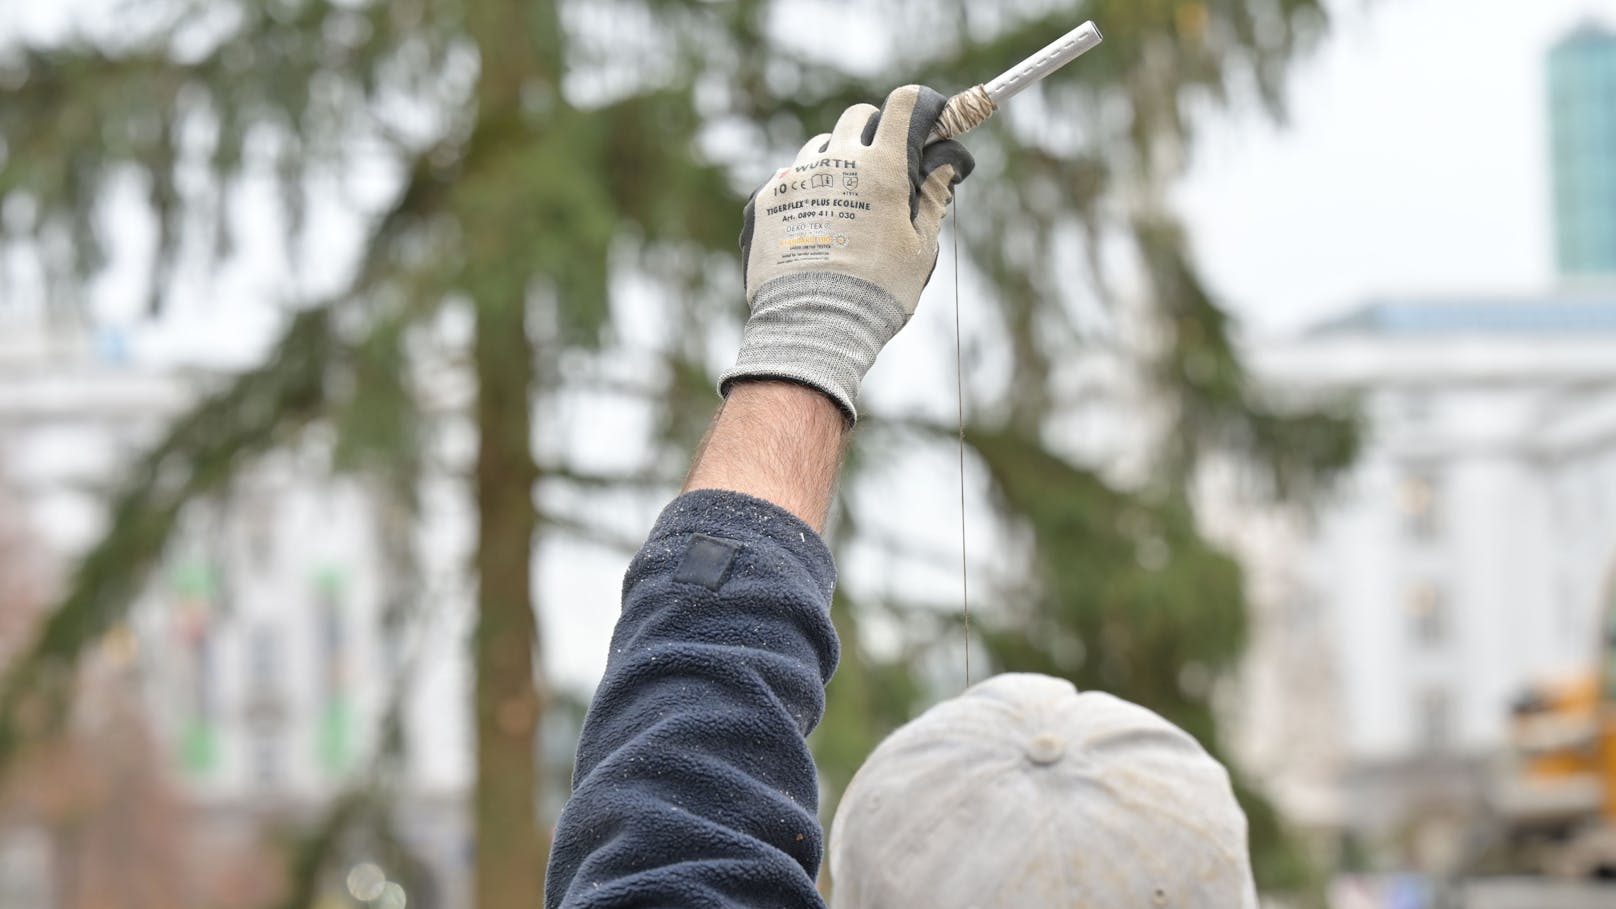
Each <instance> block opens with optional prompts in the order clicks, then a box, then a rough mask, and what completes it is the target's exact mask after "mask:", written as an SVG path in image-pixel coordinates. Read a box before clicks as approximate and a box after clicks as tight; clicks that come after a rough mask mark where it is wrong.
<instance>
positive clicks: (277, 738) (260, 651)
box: [247, 627, 286, 789]
mask: <svg viewBox="0 0 1616 909" xmlns="http://www.w3.org/2000/svg"><path fill="white" fill-rule="evenodd" d="M247 724H248V726H249V728H250V729H251V732H252V735H253V744H252V749H251V760H252V770H253V776H254V778H255V779H256V781H257V783H258V785H259V786H260V787H261V788H264V789H272V788H274V787H275V786H276V785H277V784H278V783H279V782H280V780H281V750H282V736H283V734H284V732H285V726H286V705H285V703H284V701H283V699H282V696H281V656H280V638H279V637H278V636H277V634H276V630H275V629H274V628H269V627H262V628H255V629H253V631H252V634H250V635H249V636H248V638H247Z"/></svg>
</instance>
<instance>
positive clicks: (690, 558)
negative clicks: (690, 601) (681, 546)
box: [673, 533, 741, 590]
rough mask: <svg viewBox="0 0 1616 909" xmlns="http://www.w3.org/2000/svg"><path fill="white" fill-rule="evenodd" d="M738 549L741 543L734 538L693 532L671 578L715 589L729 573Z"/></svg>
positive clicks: (721, 584) (720, 585)
mask: <svg viewBox="0 0 1616 909" xmlns="http://www.w3.org/2000/svg"><path fill="white" fill-rule="evenodd" d="M740 549H741V544H739V543H737V542H735V541H734V540H721V539H719V538H717V537H709V536H704V535H702V534H699V533H698V534H695V535H693V536H692V537H691V538H690V545H689V546H687V547H686V548H685V555H684V558H683V559H680V560H679V570H678V571H676V572H674V575H673V579H674V580H675V581H679V582H681V583H685V584H700V585H701V586H703V587H705V588H707V589H708V590H717V589H718V588H719V587H722V586H723V584H724V578H725V577H726V576H728V575H729V567H730V565H731V564H732V563H733V562H734V561H735V553H737V552H739V551H740Z"/></svg>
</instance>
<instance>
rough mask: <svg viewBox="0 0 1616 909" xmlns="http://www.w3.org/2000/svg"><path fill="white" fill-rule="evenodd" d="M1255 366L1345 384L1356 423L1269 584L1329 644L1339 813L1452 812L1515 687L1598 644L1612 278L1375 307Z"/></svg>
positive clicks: (1270, 373) (1610, 468)
mask: <svg viewBox="0 0 1616 909" xmlns="http://www.w3.org/2000/svg"><path fill="white" fill-rule="evenodd" d="M1254 366H1255V367H1256V369H1257V371H1258V373H1259V374H1260V375H1262V376H1263V377H1264V378H1265V379H1266V380H1267V381H1269V382H1270V383H1271V384H1272V385H1273V386H1274V387H1276V388H1286V389H1290V390H1293V391H1294V392H1295V393H1298V394H1302V395H1309V396H1311V395H1323V396H1335V395H1341V394H1348V395H1353V396H1356V397H1358V398H1359V400H1360V401H1361V402H1362V405H1363V407H1364V409H1365V413H1366V416H1367V417H1368V421H1367V438H1366V439H1365V449H1364V452H1363V456H1362V458H1361V460H1360V462H1359V463H1358V465H1357V466H1356V467H1355V469H1354V470H1353V472H1352V473H1351V475H1350V476H1349V477H1348V478H1346V479H1345V481H1344V482H1343V484H1342V486H1341V488H1340V489H1339V490H1337V492H1336V494H1335V495H1334V497H1333V498H1332V499H1331V500H1330V501H1329V502H1328V503H1327V504H1326V505H1325V506H1324V507H1323V508H1322V510H1321V511H1320V512H1319V513H1318V514H1317V515H1316V516H1315V518H1314V519H1313V520H1311V521H1306V522H1303V523H1302V524H1301V525H1299V526H1301V527H1302V528H1303V530H1302V532H1301V536H1300V545H1299V546H1297V547H1296V549H1295V550H1294V551H1292V552H1288V553H1283V557H1284V558H1285V559H1286V560H1287V564H1286V565H1285V566H1284V571H1283V573H1284V575H1285V577H1287V578H1288V589H1284V590H1281V591H1278V592H1277V597H1278V599H1279V600H1280V601H1281V602H1283V603H1288V604H1289V607H1288V609H1289V610H1290V611H1291V612H1292V613H1294V614H1298V615H1301V616H1304V617H1309V620H1310V621H1312V620H1317V621H1321V622H1323V623H1324V624H1325V625H1326V626H1327V627H1328V629H1329V633H1328V638H1329V640H1330V641H1331V642H1332V643H1333V646H1332V648H1331V650H1332V652H1331V653H1330V654H1329V656H1330V657H1331V658H1332V662H1333V664H1334V676H1335V679H1336V683H1337V685H1338V686H1339V690H1338V692H1337V695H1336V697H1337V699H1338V704H1339V708H1340V714H1339V717H1340V729H1339V736H1340V742H1341V748H1342V751H1341V759H1342V760H1341V764H1340V767H1339V772H1340V777H1339V783H1340V786H1341V791H1342V796H1343V797H1342V799H1341V801H1340V803H1339V804H1340V806H1341V816H1340V817H1339V818H1338V821H1339V823H1340V824H1341V825H1342V826H1345V827H1347V828H1356V829H1361V830H1365V831H1369V832H1390V831H1393V830H1396V829H1398V828H1400V827H1402V826H1404V825H1406V824H1408V823H1410V822H1412V821H1415V820H1420V821H1422V822H1425V821H1429V820H1430V819H1432V818H1438V819H1440V818H1441V817H1442V816H1443V814H1444V812H1448V811H1462V810H1463V808H1464V806H1466V805H1467V804H1470V803H1472V802H1473V800H1474V798H1475V797H1477V796H1478V795H1479V794H1480V789H1481V787H1482V786H1483V785H1484V783H1485V777H1486V773H1485V769H1486V764H1487V762H1488V761H1489V760H1490V759H1491V758H1492V757H1493V756H1494V755H1495V754H1496V753H1497V751H1498V750H1499V748H1500V747H1501V746H1502V745H1503V744H1504V742H1505V737H1506V731H1507V722H1508V719H1509V715H1510V707H1511V705H1512V703H1513V702H1514V701H1515V700H1516V699H1517V698H1518V697H1519V696H1520V694H1521V693H1522V692H1523V691H1524V689H1525V688H1526V687H1527V686H1528V685H1529V684H1531V683H1534V682H1539V681H1543V680H1545V679H1550V678H1556V677H1563V676H1566V675H1569V674H1574V673H1577V672H1584V671H1588V670H1590V669H1591V668H1592V667H1593V661H1594V660H1595V659H1596V657H1597V653H1598V642H1599V640H1600V635H1601V634H1602V618H1603V615H1604V614H1605V612H1606V611H1607V610H1608V609H1609V608H1610V603H1609V602H1608V598H1609V597H1610V596H1611V595H1612V593H1611V588H1610V584H1611V583H1612V573H1613V572H1616V293H1611V294H1609V295H1603V296H1601V295H1563V296H1554V297H1545V298H1542V299H1514V300H1442V301H1435V300H1418V301H1396V302H1385V303H1380V304H1376V305H1372V306H1368V307H1366V308H1364V309H1361V310H1359V311H1357V312H1355V313H1353V314H1351V315H1349V316H1347V317H1345V318H1342V319H1339V320H1336V321H1334V322H1331V323H1329V324H1326V325H1323V326H1320V327H1318V328H1317V329H1315V330H1314V331H1312V332H1310V333H1308V334H1306V335H1304V336H1302V337H1300V338H1297V339H1294V340H1292V341H1289V342H1285V343H1281V344H1274V345H1269V346H1267V347H1265V348H1263V349H1261V350H1260V351H1258V352H1257V353H1256V358H1255V362H1254ZM1262 570H1263V571H1265V572H1267V573H1268V574H1274V573H1275V571H1276V569H1275V568H1274V567H1273V566H1265V567H1264V568H1263V569H1262ZM1315 614H1316V616H1315ZM1293 617H1294V616H1293Z"/></svg>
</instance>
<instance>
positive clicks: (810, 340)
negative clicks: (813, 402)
mask: <svg viewBox="0 0 1616 909" xmlns="http://www.w3.org/2000/svg"><path fill="white" fill-rule="evenodd" d="M908 321H909V313H908V312H907V311H906V310H905V309H904V307H903V305H902V304H900V303H899V302H898V301H897V299H896V298H894V297H893V296H892V295H891V294H889V293H887V292H886V291H885V290H882V289H881V288H880V287H878V286H877V285H875V284H872V283H870V282H869V281H865V280H863V279H862V278H855V277H851V276H849V275H844V274H838V273H835V272H803V273H798V274H790V275H783V276H781V277H778V278H775V279H774V280H772V281H769V282H768V283H766V284H764V285H763V286H762V287H760V288H758V291H757V295H756V296H755V297H753V298H752V316H751V318H749V319H747V321H746V329H745V331H744V333H743V334H742V336H741V351H740V354H739V356H737V357H736V360H735V365H734V366H732V367H730V368H729V369H728V370H727V371H725V373H724V374H723V375H722V376H721V377H720V378H719V380H718V393H719V394H720V395H728V393H729V385H730V383H731V382H733V381H735V380H736V379H789V380H791V381H794V382H801V383H802V384H804V385H809V386H812V387H814V388H817V389H819V390H820V391H822V392H824V393H825V394H826V395H829V396H830V398H831V400H833V401H835V402H836V404H837V405H838V406H839V407H841V409H842V412H843V414H844V415H845V416H846V417H847V419H848V420H849V421H855V420H857V419H858V410H857V408H856V407H855V406H854V402H855V401H856V400H857V398H858V391H859V383H860V382H862V381H863V380H864V374H865V373H867V372H869V371H870V367H871V366H873V365H874V364H875V358H876V356H877V355H878V354H880V353H881V348H882V347H884V346H885V345H886V343H887V342H888V341H890V340H892V337H893V336H894V335H896V334H897V333H898V330H899V329H901V328H903V326H904V323H906V322H908Z"/></svg>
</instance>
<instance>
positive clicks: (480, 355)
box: [458, 0, 559, 909]
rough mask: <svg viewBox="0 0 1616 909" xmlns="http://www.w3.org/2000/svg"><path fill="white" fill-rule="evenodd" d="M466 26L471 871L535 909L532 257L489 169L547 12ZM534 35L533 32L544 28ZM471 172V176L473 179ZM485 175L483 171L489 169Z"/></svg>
mask: <svg viewBox="0 0 1616 909" xmlns="http://www.w3.org/2000/svg"><path fill="white" fill-rule="evenodd" d="M467 20H468V25H469V26H470V31H471V34H472V36H473V38H474V39H475V40H476V42H477V48H478V54H479V57H480V60H479V62H480V71H479V74H478V83H477V126H476V129H475V131H474V133H473V136H472V139H471V148H470V149H469V151H468V154H467V173H466V175H465V178H464V181H463V184H462V187H461V189H462V190H463V192H461V198H462V200H463V207H462V208H461V210H460V211H459V213H458V214H459V216H460V218H459V221H460V227H461V231H462V237H463V239H464V242H465V249H466V258H465V263H464V264H465V269H466V271H465V273H464V279H465V281H464V286H465V287H466V288H467V290H468V291H469V293H470V295H471V298H472V301H473V303H474V304H475V307H476V320H477V328H476V341H475V349H474V351H473V355H474V357H475V360H476V367H475V368H476V373H477V388H478V391H477V431H478V437H479V448H478V455H477V467H476V471H477V474H476V497H477V512H478V522H477V531H478V532H477V555H476V570H477V578H478V585H479V586H478V598H477V608H478V617H477V630H476V638H475V645H474V650H473V659H474V660H475V665H476V669H475V672H476V723H477V781H476V797H475V804H474V813H475V817H474V821H473V835H474V836H475V838H476V868H475V870H474V874H473V885H474V887H475V891H476V895H475V903H474V905H476V906H477V907H478V909H539V907H541V906H543V905H544V867H545V862H546V860H547V858H548V857H549V836H548V834H547V833H546V832H545V831H542V830H541V829H540V828H539V823H538V810H539V794H540V793H539V774H538V772H537V760H538V754H539V747H538V746H539V743H538V734H537V730H538V720H539V717H540V715H541V713H542V711H543V706H544V696H543V687H542V686H543V674H542V670H541V667H540V665H539V662H540V661H539V632H538V623H537V621H536V619H535V614H534V608H535V604H534V603H533V598H532V564H533V545H534V537H535V533H536V531H537V529H538V516H537V514H536V512H535V509H534V505H533V494H534V483H535V482H536V480H537V476H538V471H537V468H536V466H535V464H534V460H533V452H532V447H531V432H532V401H533V391H534V384H535V375H534V368H533V352H532V350H531V348H530V346H529V332H528V316H527V289H528V288H527V284H526V282H525V280H521V279H517V278H515V277H514V276H515V275H518V274H521V273H522V269H521V268H519V267H513V265H514V264H516V263H520V262H524V261H528V260H527V259H525V258H524V257H530V256H531V255H532V250H531V248H528V247H527V246H526V245H525V242H526V241H525V240H524V238H523V236H522V232H521V231H512V230H511V229H510V224H509V223H508V222H507V221H506V220H505V218H504V217H502V216H503V215H508V214H511V213H510V212H508V211H504V210H503V209H505V208H507V207H508V206H509V205H510V204H511V203H510V199H509V195H510V194H509V191H508V187H505V186H501V185H499V180H498V177H497V176H494V175H493V174H497V168H490V169H488V170H482V168H480V166H479V165H480V164H484V163H487V158H486V157H485V156H487V155H490V153H491V155H492V157H494V158H498V157H499V155H500V149H501V146H502V145H503V144H504V143H505V142H509V141H512V140H513V138H514V140H515V141H518V142H523V141H534V140H536V139H537V138H538V133H537V127H535V126H534V125H533V124H532V123H530V122H527V119H528V118H527V117H526V116H525V113H524V102H526V101H530V100H531V99H532V98H533V97H534V96H535V93H538V92H554V91H556V90H557V85H558V81H559V80H558V78H557V74H556V72H555V71H554V67H555V65H556V63H555V57H554V56H553V55H546V54H544V53H542V52H541V51H540V49H539V45H540V44H546V45H548V44H550V43H551V41H553V40H557V38H558V35H559V32H558V30H557V29H558V25H557V23H556V20H555V13H554V8H553V4H551V3H544V2H539V0H473V2H471V3H469V4H468V5H467ZM541 26H542V27H541ZM479 171H481V172H479ZM490 171H492V173H490ZM518 217H519V216H518Z"/></svg>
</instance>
